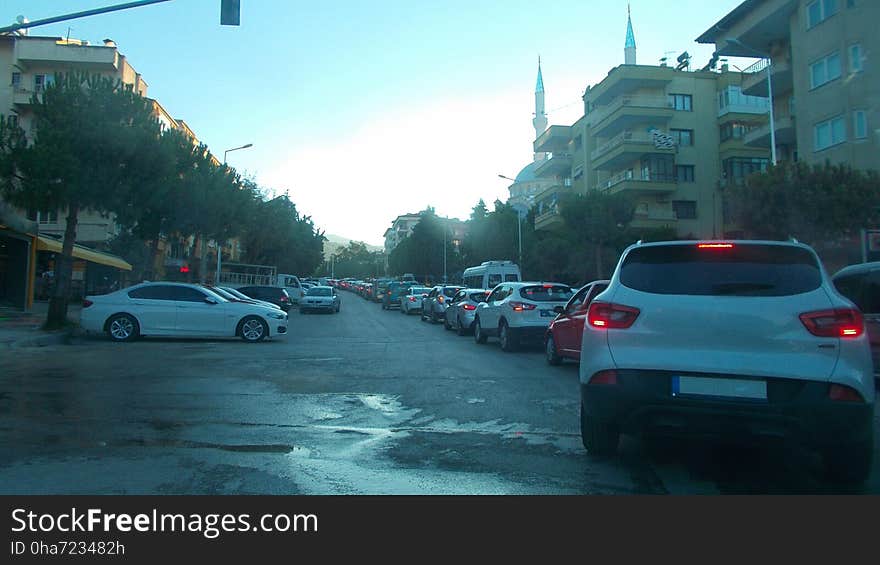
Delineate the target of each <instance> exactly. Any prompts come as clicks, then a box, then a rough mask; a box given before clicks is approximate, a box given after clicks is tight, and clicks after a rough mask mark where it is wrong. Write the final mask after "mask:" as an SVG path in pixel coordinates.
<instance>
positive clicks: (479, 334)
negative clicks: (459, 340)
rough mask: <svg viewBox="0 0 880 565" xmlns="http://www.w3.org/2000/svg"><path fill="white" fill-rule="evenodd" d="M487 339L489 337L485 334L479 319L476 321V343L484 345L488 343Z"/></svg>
mask: <svg viewBox="0 0 880 565" xmlns="http://www.w3.org/2000/svg"><path fill="white" fill-rule="evenodd" d="M487 339H488V337H487V336H486V334H484V333H483V328H482V326H480V319H479V318H477V319H476V320H474V341H475V342H477V343H479V344H481V345H482V344H484V343H486V340H487Z"/></svg>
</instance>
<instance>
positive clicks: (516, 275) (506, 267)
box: [461, 261, 522, 289]
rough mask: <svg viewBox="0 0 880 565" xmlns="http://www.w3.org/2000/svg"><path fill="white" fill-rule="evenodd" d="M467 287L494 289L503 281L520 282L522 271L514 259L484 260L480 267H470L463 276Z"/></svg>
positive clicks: (462, 278) (463, 281)
mask: <svg viewBox="0 0 880 565" xmlns="http://www.w3.org/2000/svg"><path fill="white" fill-rule="evenodd" d="M461 280H462V284H463V285H464V286H466V287H467V288H485V289H493V288H495V286H497V285H499V284H501V283H503V282H519V281H521V280H522V273H521V272H520V270H519V265H517V264H516V263H514V262H513V261H484V262H483V263H481V264H480V266H479V267H468V268H467V269H465V270H464V274H462V276H461Z"/></svg>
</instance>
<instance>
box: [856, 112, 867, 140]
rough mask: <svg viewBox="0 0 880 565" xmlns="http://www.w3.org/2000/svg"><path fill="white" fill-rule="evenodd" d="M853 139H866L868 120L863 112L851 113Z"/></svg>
mask: <svg viewBox="0 0 880 565" xmlns="http://www.w3.org/2000/svg"><path fill="white" fill-rule="evenodd" d="M853 137H854V138H855V139H865V138H866V137H868V118H867V115H866V114H865V111H864V110H856V111H855V112H853Z"/></svg>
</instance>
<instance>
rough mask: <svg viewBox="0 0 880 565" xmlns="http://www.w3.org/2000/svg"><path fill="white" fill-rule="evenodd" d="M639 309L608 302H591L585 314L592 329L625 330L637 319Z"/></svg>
mask: <svg viewBox="0 0 880 565" xmlns="http://www.w3.org/2000/svg"><path fill="white" fill-rule="evenodd" d="M639 313H640V311H639V309H638V308H633V307H631V306H623V305H621V304H611V303H610V302H593V303H591V304H590V309H589V311H588V312H587V323H589V324H590V325H591V326H593V327H594V328H604V329H618V330H625V329H626V328H628V327H630V326H631V325H633V322H635V321H636V318H638V317H639Z"/></svg>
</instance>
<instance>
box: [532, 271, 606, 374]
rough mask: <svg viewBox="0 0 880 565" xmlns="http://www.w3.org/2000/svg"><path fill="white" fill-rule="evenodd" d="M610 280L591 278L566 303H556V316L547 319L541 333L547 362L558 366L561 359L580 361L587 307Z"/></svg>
mask: <svg viewBox="0 0 880 565" xmlns="http://www.w3.org/2000/svg"><path fill="white" fill-rule="evenodd" d="M609 282H610V281H607V280H602V281H593V282H591V283H589V284H586V285H584V286H583V287H581V288H580V290H578V291H577V292H576V293H575V294H574V296H572V297H571V299H570V300H569V301H568V304H566V305H565V306H557V307H556V308H555V311H556V314H557V316H556V319H554V320H553V321H552V322H550V327H548V328H547V333H546V334H545V335H544V353H545V356H546V359H547V362H548V363H550V364H551V365H559V364H560V363H562V361H563V360H564V359H571V360H573V361H580V359H581V340H582V339H583V335H584V323H585V321H586V319H587V309H588V308H589V306H590V302H592V301H593V299H594V298H596V296H598V295H599V293H601V292H603V291H604V290H605V289H606V288H608V283H609Z"/></svg>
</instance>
